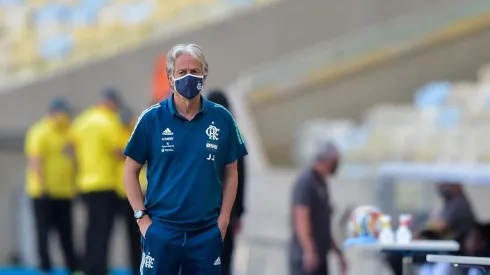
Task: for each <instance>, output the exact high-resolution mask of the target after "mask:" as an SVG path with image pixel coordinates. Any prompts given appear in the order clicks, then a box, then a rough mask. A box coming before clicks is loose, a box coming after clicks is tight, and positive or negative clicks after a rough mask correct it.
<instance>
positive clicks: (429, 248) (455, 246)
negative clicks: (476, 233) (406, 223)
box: [352, 240, 459, 275]
mask: <svg viewBox="0 0 490 275" xmlns="http://www.w3.org/2000/svg"><path fill="white" fill-rule="evenodd" d="M352 246H353V247H358V248H365V249H369V250H374V251H377V252H383V253H392V254H401V255H402V256H403V274H405V275H406V274H412V273H411V268H412V262H413V257H414V256H415V255H417V254H429V253H441V252H455V251H458V250H459V243H458V242H456V241H445V240H440V241H439V240H437V241H412V242H410V243H407V244H397V243H394V244H380V243H375V244H353V245H352Z"/></svg>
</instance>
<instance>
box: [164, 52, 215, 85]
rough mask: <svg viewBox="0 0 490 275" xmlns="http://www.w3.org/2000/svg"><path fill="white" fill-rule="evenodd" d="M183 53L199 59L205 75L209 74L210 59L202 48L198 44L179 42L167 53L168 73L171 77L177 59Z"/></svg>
mask: <svg viewBox="0 0 490 275" xmlns="http://www.w3.org/2000/svg"><path fill="white" fill-rule="evenodd" d="M183 54H188V55H190V56H192V57H194V58H195V59H196V60H197V61H199V62H200V63H201V65H202V71H203V76H204V77H206V76H207V75H208V61H207V59H206V56H205V55H204V52H203V50H202V48H201V47H199V46H198V45H196V44H187V45H185V44H177V45H175V46H173V47H172V48H171V49H170V50H169V51H168V54H167V75H168V76H169V77H170V76H173V75H174V69H175V60H176V59H177V57H179V56H181V55H183Z"/></svg>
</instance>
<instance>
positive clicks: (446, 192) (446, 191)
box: [439, 187, 454, 200]
mask: <svg viewBox="0 0 490 275" xmlns="http://www.w3.org/2000/svg"><path fill="white" fill-rule="evenodd" d="M439 195H441V197H443V198H444V199H446V200H447V199H451V198H452V197H454V192H453V190H451V189H450V188H444V187H443V188H439Z"/></svg>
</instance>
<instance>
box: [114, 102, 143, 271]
mask: <svg viewBox="0 0 490 275" xmlns="http://www.w3.org/2000/svg"><path fill="white" fill-rule="evenodd" d="M119 115H120V120H121V130H122V131H121V133H119V134H118V135H117V136H118V137H119V139H120V143H119V144H120V146H121V148H124V147H125V146H126V144H127V143H128V140H129V138H130V137H131V133H132V132H133V128H134V126H135V125H136V119H135V117H134V114H133V112H132V110H131V109H130V108H129V107H127V106H125V107H123V108H121V110H120V113H119ZM124 164H125V159H121V160H120V161H119V163H118V167H117V174H118V183H117V185H116V188H115V190H116V193H117V195H118V197H119V203H118V212H119V213H118V214H119V215H120V217H122V218H123V219H124V222H125V223H126V230H127V234H128V248H129V257H130V259H129V263H130V267H131V272H132V274H133V275H136V274H139V273H140V265H141V243H140V237H141V236H140V233H139V228H138V224H137V223H136V221H135V219H134V212H133V209H132V208H131V205H130V204H129V202H128V198H127V196H126V191H125V190H124V184H123V177H124ZM145 172H146V171H145V169H142V171H141V173H140V182H141V185H142V186H141V188H142V189H143V190H146V183H145V182H146V174H145Z"/></svg>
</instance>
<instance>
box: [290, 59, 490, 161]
mask: <svg viewBox="0 0 490 275" xmlns="http://www.w3.org/2000/svg"><path fill="white" fill-rule="evenodd" d="M477 75H478V81H476V82H445V81H444V82H442V81H441V82H431V83H428V84H427V85H425V86H423V87H421V88H420V89H418V90H417V91H416V92H415V93H414V98H413V103H412V104H403V105H396V104H391V105H390V104H382V105H379V106H376V107H375V108H373V109H371V110H370V111H368V112H367V113H366V114H365V116H364V119H363V121H362V123H361V124H360V125H356V124H355V122H354V121H351V120H336V121H328V120H326V121H316V122H315V121H312V122H310V124H309V125H307V126H305V128H303V129H301V131H300V132H301V133H302V135H301V137H299V139H298V141H297V144H298V145H299V146H298V148H297V150H298V153H299V152H303V154H305V155H303V156H301V155H297V158H298V159H299V160H300V161H304V159H306V158H307V157H309V156H308V155H307V154H309V152H311V150H312V149H311V148H313V147H314V146H315V143H316V142H318V141H320V140H325V139H335V140H337V141H338V142H339V144H340V145H341V146H342V147H343V148H344V149H345V150H346V153H347V154H346V157H345V161H346V163H349V164H353V165H367V166H375V165H377V164H379V163H380V162H389V161H395V162H397V161H398V162H400V161H401V162H419V163H420V162H422V163H461V164H474V163H481V162H489V161H490V145H489V144H488V134H489V130H488V129H489V128H490V127H489V126H490V64H488V65H484V66H482V67H481V68H480V70H479V71H478V74H477ZM312 133H314V134H312Z"/></svg>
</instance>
